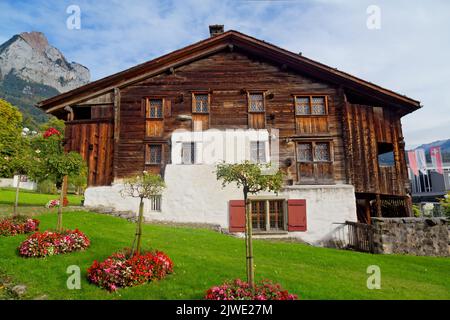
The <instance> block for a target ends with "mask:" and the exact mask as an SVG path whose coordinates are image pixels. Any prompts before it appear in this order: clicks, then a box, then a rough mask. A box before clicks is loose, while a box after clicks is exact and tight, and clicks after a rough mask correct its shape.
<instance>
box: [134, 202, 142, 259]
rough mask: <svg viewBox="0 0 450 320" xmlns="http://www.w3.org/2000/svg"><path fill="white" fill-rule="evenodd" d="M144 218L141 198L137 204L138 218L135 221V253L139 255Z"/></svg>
mask: <svg viewBox="0 0 450 320" xmlns="http://www.w3.org/2000/svg"><path fill="white" fill-rule="evenodd" d="M143 216H144V198H141V202H140V203H139V217H138V221H137V228H136V253H137V254H140V253H141V243H142V220H143Z"/></svg>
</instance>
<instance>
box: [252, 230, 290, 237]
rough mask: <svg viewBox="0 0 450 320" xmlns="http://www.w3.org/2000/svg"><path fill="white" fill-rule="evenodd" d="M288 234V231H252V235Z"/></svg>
mask: <svg viewBox="0 0 450 320" xmlns="http://www.w3.org/2000/svg"><path fill="white" fill-rule="evenodd" d="M286 234H289V232H288V231H284V230H281V231H255V232H253V235H255V236H260V235H265V236H276V235H286Z"/></svg>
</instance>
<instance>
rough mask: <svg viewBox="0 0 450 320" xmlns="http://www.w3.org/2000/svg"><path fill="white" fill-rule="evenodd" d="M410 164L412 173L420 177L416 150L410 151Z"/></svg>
mask: <svg viewBox="0 0 450 320" xmlns="http://www.w3.org/2000/svg"><path fill="white" fill-rule="evenodd" d="M408 162H409V168H410V169H411V171H412V173H413V174H414V175H415V176H418V175H419V168H418V167H417V160H416V152H415V151H414V150H411V151H408Z"/></svg>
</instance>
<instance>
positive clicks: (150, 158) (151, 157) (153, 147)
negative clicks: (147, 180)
mask: <svg viewBox="0 0 450 320" xmlns="http://www.w3.org/2000/svg"><path fill="white" fill-rule="evenodd" d="M161 162H162V145H160V144H148V145H147V148H146V153H145V164H161Z"/></svg>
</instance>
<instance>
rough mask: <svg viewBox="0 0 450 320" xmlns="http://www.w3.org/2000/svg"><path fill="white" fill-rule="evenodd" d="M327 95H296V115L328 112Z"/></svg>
mask: <svg viewBox="0 0 450 320" xmlns="http://www.w3.org/2000/svg"><path fill="white" fill-rule="evenodd" d="M327 109H328V106H327V99H326V97H325V96H295V115H296V116H309V115H313V116H317V115H326V114H327V113H328V110H327Z"/></svg>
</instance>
